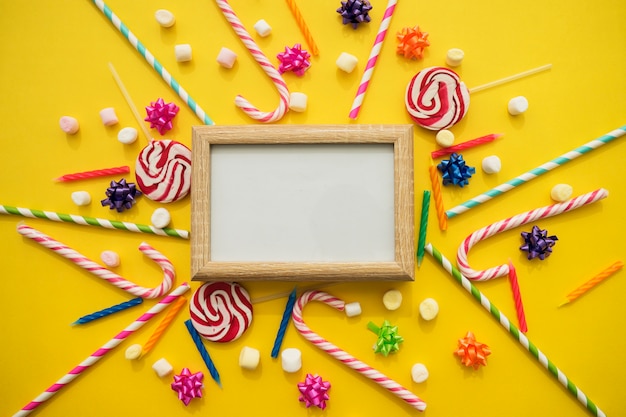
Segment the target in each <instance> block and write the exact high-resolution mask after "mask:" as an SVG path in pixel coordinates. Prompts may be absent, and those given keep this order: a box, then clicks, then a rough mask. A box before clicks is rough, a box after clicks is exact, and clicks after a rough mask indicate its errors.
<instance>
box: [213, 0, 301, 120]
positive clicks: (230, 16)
mask: <svg viewBox="0 0 626 417" xmlns="http://www.w3.org/2000/svg"><path fill="white" fill-rule="evenodd" d="M215 1H216V3H217V6H218V7H219V8H220V10H221V11H222V13H223V14H224V17H226V20H228V22H229V23H230V25H231V26H232V28H233V29H234V30H235V33H236V34H237V36H239V39H241V41H242V42H243V44H244V45H245V46H246V48H248V51H250V53H251V54H252V56H253V57H254V59H255V60H256V62H258V63H259V65H261V68H263V71H265V73H266V74H267V75H268V76H269V77H270V78H271V80H272V82H273V83H274V85H275V86H276V88H277V89H278V94H279V95H280V102H279V103H278V108H276V110H274V111H271V112H262V111H260V110H259V109H257V108H256V107H254V106H253V105H252V104H251V103H250V102H249V101H248V100H246V99H245V98H243V97H242V96H241V95H238V96H237V97H235V105H236V106H237V107H239V108H240V109H241V110H243V111H244V113H246V114H247V115H248V116H250V117H251V118H253V119H255V120H259V121H261V122H265V123H271V122H275V121H277V120H280V119H281V118H282V117H283V116H284V114H285V113H286V112H287V109H288V108H289V89H288V88H287V84H285V80H283V77H282V75H280V73H279V72H278V70H277V69H276V68H274V65H272V63H271V62H270V61H269V60H268V59H267V57H266V56H265V54H264V53H263V51H261V49H260V48H259V46H258V45H257V44H256V42H254V40H253V39H252V37H251V36H250V34H249V33H248V31H247V30H246V28H245V27H244V26H243V24H242V23H241V20H239V18H238V17H237V15H236V14H235V12H234V11H233V9H232V7H230V5H229V4H228V2H227V1H226V0H215Z"/></svg>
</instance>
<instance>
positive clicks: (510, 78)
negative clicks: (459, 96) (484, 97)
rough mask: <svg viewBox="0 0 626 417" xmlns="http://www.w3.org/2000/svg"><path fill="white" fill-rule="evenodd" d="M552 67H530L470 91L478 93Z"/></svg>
mask: <svg viewBox="0 0 626 417" xmlns="http://www.w3.org/2000/svg"><path fill="white" fill-rule="evenodd" d="M550 68H552V64H547V65H542V66H540V67H537V68H533V69H530V70H528V71H523V72H520V73H518V74H514V75H510V76H508V77H504V78H500V79H499V80H495V81H491V82H488V83H486V84H483V85H479V86H476V87H473V88H470V89H469V92H470V94H471V93H477V92H479V91H482V90H486V89H488V88H491V87H495V86H498V85H502V84H504V83H508V82H511V81H515V80H519V79H520V78H524V77H528V76H529V75H533V74H537V73H538V72H542V71H547V70H549V69H550Z"/></svg>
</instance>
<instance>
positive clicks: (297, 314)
mask: <svg viewBox="0 0 626 417" xmlns="http://www.w3.org/2000/svg"><path fill="white" fill-rule="evenodd" d="M309 301H321V302H323V303H326V304H328V305H329V306H331V307H332V308H334V309H336V310H339V311H343V309H344V305H345V303H344V302H343V301H342V300H340V299H338V298H335V297H333V296H331V295H330V294H328V293H326V292H323V291H307V292H305V293H304V294H302V295H301V296H300V298H298V301H297V302H296V305H295V306H294V309H293V313H292V317H293V322H294V324H295V326H296V329H298V331H299V332H300V334H301V335H302V336H304V337H305V338H306V339H307V340H308V341H309V342H311V343H313V344H314V345H315V346H317V347H318V348H320V349H322V350H323V351H325V352H326V353H328V354H329V355H331V356H332V357H334V358H335V359H337V360H338V361H340V362H341V363H343V364H345V365H346V366H348V367H350V368H352V369H354V370H355V371H357V372H359V373H360V374H361V375H364V376H366V377H367V378H369V379H371V380H373V381H375V382H376V383H378V384H379V385H381V386H382V387H384V388H386V389H387V390H389V391H391V392H392V393H393V394H395V395H397V396H398V397H400V398H402V399H403V400H404V401H406V402H407V403H408V404H410V405H411V406H412V407H415V408H416V409H418V410H419V411H424V410H425V409H426V403H425V402H424V401H423V400H422V399H420V398H419V397H418V396H417V395H415V394H413V393H412V392H411V391H409V390H407V389H406V388H404V387H403V386H402V385H400V384H398V383H397V382H396V381H394V380H392V379H390V378H389V377H387V376H385V375H383V374H382V373H380V372H378V371H377V370H376V369H373V368H371V367H370V366H369V365H367V364H365V363H363V362H361V361H359V360H358V359H357V358H355V357H354V356H352V355H350V354H349V353H348V352H346V351H344V350H342V349H340V348H338V347H337V346H335V345H333V344H332V343H330V342H329V341H327V340H326V339H324V338H322V337H321V336H320V335H318V334H317V333H315V332H313V331H312V330H311V329H309V327H308V326H307V325H306V323H305V322H304V320H303V319H302V310H303V309H304V306H305V305H306V304H307V303H308V302H309Z"/></svg>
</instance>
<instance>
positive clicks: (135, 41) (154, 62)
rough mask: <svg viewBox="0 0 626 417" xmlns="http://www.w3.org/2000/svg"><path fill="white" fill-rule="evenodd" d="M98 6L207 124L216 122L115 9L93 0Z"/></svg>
mask: <svg viewBox="0 0 626 417" xmlns="http://www.w3.org/2000/svg"><path fill="white" fill-rule="evenodd" d="M92 2H93V3H94V4H95V5H96V7H97V8H98V9H99V10H100V11H101V12H102V14H104V16H105V17H106V18H107V19H109V21H110V22H111V23H112V24H113V26H115V28H116V29H117V30H119V32H120V33H121V34H122V35H124V37H125V38H126V40H128V42H129V43H130V44H131V45H132V46H133V47H134V48H135V49H136V50H137V52H139V54H141V56H142V57H143V58H144V59H145V60H146V62H148V64H150V66H151V67H152V68H153V69H154V70H155V71H156V72H157V73H158V74H159V75H160V76H161V78H163V80H164V81H165V82H166V83H167V85H169V86H170V87H171V88H172V90H174V92H176V94H178V96H179V97H180V98H181V99H182V100H183V101H184V102H185V103H186V104H187V106H189V108H190V109H191V110H192V111H193V112H194V113H195V114H196V116H198V118H199V119H200V120H201V121H202V123H204V124H205V125H213V124H215V123H214V122H213V120H211V118H210V117H209V116H208V115H207V114H206V113H205V111H204V110H202V108H201V107H200V106H199V105H198V104H197V103H196V102H195V100H194V99H193V98H191V96H190V95H189V93H187V91H186V90H185V89H184V88H183V87H182V86H181V85H180V84H179V83H178V81H176V80H175V79H174V77H172V75H171V74H170V73H169V72H168V71H167V70H166V69H165V67H163V65H162V64H161V63H160V62H159V61H158V60H157V59H156V58H155V57H154V55H152V53H151V52H150V51H149V50H148V48H146V47H145V46H144V45H143V44H142V43H141V41H139V39H137V37H136V36H135V34H134V33H133V32H131V31H130V29H128V26H126V25H125V24H124V22H122V20H121V19H120V18H119V17H118V16H117V15H116V14H115V13H113V10H111V8H109V6H107V5H106V3H104V2H103V1H102V0H92Z"/></svg>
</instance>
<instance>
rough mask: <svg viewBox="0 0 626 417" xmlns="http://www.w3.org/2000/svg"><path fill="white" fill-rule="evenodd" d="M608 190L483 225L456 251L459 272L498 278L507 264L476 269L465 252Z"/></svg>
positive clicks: (591, 200) (505, 271) (605, 194)
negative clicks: (471, 265)
mask: <svg viewBox="0 0 626 417" xmlns="http://www.w3.org/2000/svg"><path fill="white" fill-rule="evenodd" d="M608 195H609V192H608V191H607V190H605V189H604V188H599V189H597V190H595V191H592V192H590V193H587V194H583V195H580V196H578V197H576V198H573V199H571V200H568V201H565V202H563V203H558V204H553V205H551V206H545V207H540V208H536V209H533V210H530V211H526V212H524V213H520V214H518V215H516V216H513V217H509V218H508V219H504V220H500V221H497V222H495V223H492V224H490V225H488V226H485V227H483V228H482V229H479V230H477V231H475V232H474V233H472V234H471V235H469V236H468V237H466V238H465V240H464V241H463V243H461V246H459V250H458V252H457V264H458V266H459V269H460V270H461V273H462V274H463V275H465V276H466V277H467V278H468V279H471V280H474V281H486V280H489V279H493V278H498V277H501V276H503V275H506V274H508V273H509V266H508V265H507V264H503V265H499V266H494V267H493V268H489V269H486V270H484V271H476V270H474V269H472V268H471V267H470V266H469V262H468V260H467V254H468V252H469V251H470V249H471V248H472V247H473V246H474V245H475V244H476V243H478V242H480V241H481V240H484V239H487V238H488V237H491V236H493V235H495V234H497V233H501V232H504V231H506V230H509V229H513V228H515V227H517V226H521V225H524V224H527V223H530V222H534V221H535V220H537V219H545V218H548V217H552V216H556V215H559V214H561V213H567V212H569V211H572V210H576V209H577V208H580V207H582V206H585V205H587V204H591V203H595V202H596V201H599V200H602V199H604V198H606V197H608Z"/></svg>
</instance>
